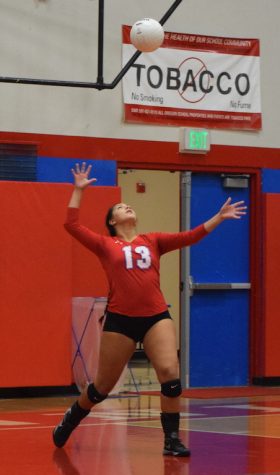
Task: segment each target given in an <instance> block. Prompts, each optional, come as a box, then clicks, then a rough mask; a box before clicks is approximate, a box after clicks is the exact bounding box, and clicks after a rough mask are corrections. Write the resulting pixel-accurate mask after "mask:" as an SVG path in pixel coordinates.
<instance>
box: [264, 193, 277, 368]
mask: <svg viewBox="0 0 280 475" xmlns="http://www.w3.org/2000/svg"><path fill="white" fill-rule="evenodd" d="M279 216H280V194H272V193H271V194H270V193H268V194H265V195H264V264H263V340H264V348H263V352H264V374H263V376H265V377H273V376H279V375H280V344H279V339H280V312H279V303H280V300H279V295H280V286H279V276H280V249H279V236H280V219H279Z"/></svg>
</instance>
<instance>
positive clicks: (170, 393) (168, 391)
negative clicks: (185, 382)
mask: <svg viewBox="0 0 280 475" xmlns="http://www.w3.org/2000/svg"><path fill="white" fill-rule="evenodd" d="M161 394H163V395H164V396H166V397H178V396H180V394H182V385H181V381H180V379H172V380H171V381H167V382H166V383H162V385H161Z"/></svg>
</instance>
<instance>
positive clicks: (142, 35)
mask: <svg viewBox="0 0 280 475" xmlns="http://www.w3.org/2000/svg"><path fill="white" fill-rule="evenodd" d="M163 40H164V30H163V28H162V25H161V24H160V23H159V22H158V21H156V20H153V19H152V18H144V19H143V20H139V21H136V22H135V23H134V25H133V26H132V28H131V31H130V41H131V43H132V44H133V45H134V46H135V48H136V49H138V50H139V51H142V53H151V52H152V51H155V50H156V49H158V48H159V47H160V46H161V45H162V43H163Z"/></svg>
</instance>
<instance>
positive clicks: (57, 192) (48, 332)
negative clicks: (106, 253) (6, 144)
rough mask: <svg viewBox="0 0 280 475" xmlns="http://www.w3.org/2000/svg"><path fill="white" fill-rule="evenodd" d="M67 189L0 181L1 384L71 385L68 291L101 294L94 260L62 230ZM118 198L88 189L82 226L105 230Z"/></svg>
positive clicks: (102, 285)
mask: <svg viewBox="0 0 280 475" xmlns="http://www.w3.org/2000/svg"><path fill="white" fill-rule="evenodd" d="M71 190H72V186H71V185H68V184H42V183H18V182H17V183H15V182H0V193H1V207H0V221H1V233H0V316H1V318H0V339H1V359H0V386H1V387H21V386H52V385H53V386H61V385H69V384H71V383H72V372H71V341H72V340H71V338H72V337H71V308H72V307H71V303H72V302H71V300H72V296H87V295H90V296H93V295H94V296H103V295H106V289H107V285H106V280H105V276H104V273H103V270H102V269H101V268H100V265H99V262H98V261H97V258H96V257H95V256H93V255H91V254H90V252H89V251H85V250H84V249H82V246H81V245H80V244H78V243H75V242H74V241H73V239H72V238H71V237H70V236H69V235H68V234H67V232H66V231H65V230H64V227H63V223H64V220H65V213H66V207H67V203H68V201H69V197H70V194H71ZM119 195H120V190H119V188H116V187H115V188H110V187H108V188H104V187H95V188H91V189H89V190H87V192H86V194H85V200H84V202H83V206H82V219H83V222H84V224H86V225H89V226H92V227H93V228H94V229H95V230H97V231H98V232H103V231H104V225H103V219H104V215H105V214H106V211H107V209H108V208H109V206H111V205H112V204H113V203H115V202H116V201H119ZM96 204H98V206H96Z"/></svg>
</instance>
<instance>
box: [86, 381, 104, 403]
mask: <svg viewBox="0 0 280 475" xmlns="http://www.w3.org/2000/svg"><path fill="white" fill-rule="evenodd" d="M107 396H108V394H100V393H99V392H98V391H97V389H96V387H95V386H94V384H93V383H90V384H89V385H88V388H87V397H88V398H89V400H90V401H91V402H93V403H94V404H98V403H99V402H102V401H104V399H106V397H107Z"/></svg>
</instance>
